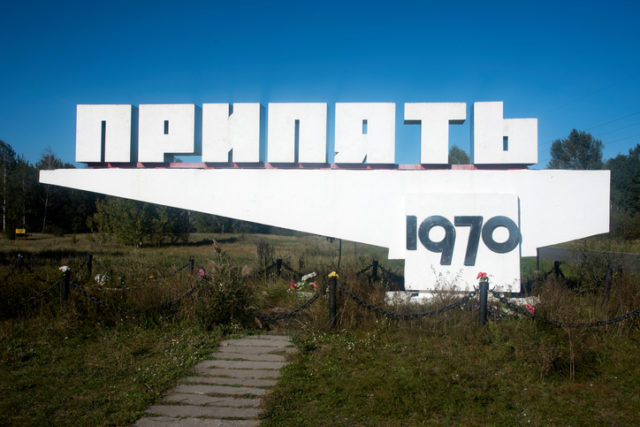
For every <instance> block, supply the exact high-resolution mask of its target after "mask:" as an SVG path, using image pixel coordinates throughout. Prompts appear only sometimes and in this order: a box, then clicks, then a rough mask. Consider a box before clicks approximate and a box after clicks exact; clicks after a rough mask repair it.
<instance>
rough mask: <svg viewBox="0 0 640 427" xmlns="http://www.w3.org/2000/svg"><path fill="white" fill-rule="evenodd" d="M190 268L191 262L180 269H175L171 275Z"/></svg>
mask: <svg viewBox="0 0 640 427" xmlns="http://www.w3.org/2000/svg"><path fill="white" fill-rule="evenodd" d="M190 266H191V262H188V263H186V264H185V265H183V266H182V267H178V268H177V269H176V271H174V272H173V273H171V275H174V274H178V273H179V272H181V271H182V270H184V269H185V268H187V267H190ZM194 268H195V267H194Z"/></svg>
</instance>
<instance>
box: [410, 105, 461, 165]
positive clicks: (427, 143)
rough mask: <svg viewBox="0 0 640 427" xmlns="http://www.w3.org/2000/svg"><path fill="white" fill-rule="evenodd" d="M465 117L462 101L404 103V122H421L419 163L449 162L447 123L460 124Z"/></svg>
mask: <svg viewBox="0 0 640 427" xmlns="http://www.w3.org/2000/svg"><path fill="white" fill-rule="evenodd" d="M466 118H467V104H465V103H464V102H421V103H406V104H404V122H405V123H408V124H412V123H421V124H422V129H421V132H420V134H421V135H420V163H422V164H447V163H449V125H450V124H452V125H461V124H462V123H464V121H465V120H466Z"/></svg>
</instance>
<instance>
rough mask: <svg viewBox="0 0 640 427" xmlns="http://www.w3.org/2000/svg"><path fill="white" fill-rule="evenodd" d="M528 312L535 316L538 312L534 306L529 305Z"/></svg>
mask: <svg viewBox="0 0 640 427" xmlns="http://www.w3.org/2000/svg"><path fill="white" fill-rule="evenodd" d="M527 311H528V312H529V313H530V314H535V312H536V308H535V307H534V306H532V305H531V304H527Z"/></svg>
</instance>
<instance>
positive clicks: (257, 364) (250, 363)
mask: <svg viewBox="0 0 640 427" xmlns="http://www.w3.org/2000/svg"><path fill="white" fill-rule="evenodd" d="M284 365H286V363H285V362H263V361H256V360H205V361H204V362H200V363H198V365H196V367H198V368H224V369H280V368H282V367H283V366H284Z"/></svg>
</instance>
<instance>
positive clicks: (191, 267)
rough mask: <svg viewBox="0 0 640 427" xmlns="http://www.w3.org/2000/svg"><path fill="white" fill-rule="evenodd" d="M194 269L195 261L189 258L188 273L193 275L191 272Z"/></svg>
mask: <svg viewBox="0 0 640 427" xmlns="http://www.w3.org/2000/svg"><path fill="white" fill-rule="evenodd" d="M195 268H196V261H195V260H194V259H193V257H189V272H190V273H191V274H193V270H194V269H195Z"/></svg>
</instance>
